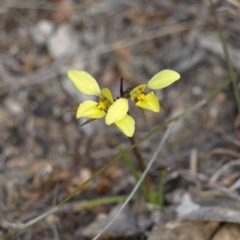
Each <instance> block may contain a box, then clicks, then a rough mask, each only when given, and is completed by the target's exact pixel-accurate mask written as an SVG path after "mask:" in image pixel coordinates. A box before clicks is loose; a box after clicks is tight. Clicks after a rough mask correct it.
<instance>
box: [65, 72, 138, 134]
mask: <svg viewBox="0 0 240 240" xmlns="http://www.w3.org/2000/svg"><path fill="white" fill-rule="evenodd" d="M68 77H69V78H70V80H71V81H72V82H73V84H74V85H75V87H76V88H77V89H78V90H79V91H80V92H82V93H84V94H88V95H95V96H98V97H99V102H94V101H85V102H83V103H81V104H80V105H79V107H78V109H77V115H76V117H77V118H81V117H88V118H91V119H98V118H102V117H104V116H105V115H106V118H105V122H106V124H107V125H110V124H112V123H115V124H116V126H117V127H118V128H119V129H120V130H121V131H122V132H123V133H124V134H125V135H126V136H128V137H132V136H133V134H134V130H135V121H134V119H133V118H132V117H131V116H129V115H128V114H127V112H128V104H127V103H126V104H124V102H125V99H121V98H120V99H118V100H116V101H114V99H113V97H112V93H111V91H110V90H109V89H108V88H103V89H102V90H100V88H99V85H98V83H97V81H96V80H95V79H94V78H93V77H92V76H91V75H90V74H88V73H87V72H84V71H76V70H70V71H68ZM126 101H127V99H126ZM113 103H114V104H116V106H119V109H118V111H116V114H115V113H113V112H112V109H111V106H112V105H113Z"/></svg>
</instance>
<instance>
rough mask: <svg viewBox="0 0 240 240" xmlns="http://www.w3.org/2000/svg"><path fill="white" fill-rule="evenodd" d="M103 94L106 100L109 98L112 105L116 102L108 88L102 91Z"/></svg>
mask: <svg viewBox="0 0 240 240" xmlns="http://www.w3.org/2000/svg"><path fill="white" fill-rule="evenodd" d="M101 94H102V95H103V96H104V97H105V98H107V99H108V101H109V102H110V103H113V102H114V100H113V97H112V93H111V91H110V90H109V89H108V88H103V89H102V91H101Z"/></svg>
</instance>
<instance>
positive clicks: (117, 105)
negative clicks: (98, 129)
mask: <svg viewBox="0 0 240 240" xmlns="http://www.w3.org/2000/svg"><path fill="white" fill-rule="evenodd" d="M127 112H128V100H127V99H126V98H119V99H118V100H116V101H115V102H114V103H113V104H112V105H111V106H110V107H109V109H108V112H107V115H106V118H105V123H106V124H107V125H110V124H112V123H114V122H116V121H119V120H121V119H122V118H123V117H124V116H125V115H126V114H127Z"/></svg>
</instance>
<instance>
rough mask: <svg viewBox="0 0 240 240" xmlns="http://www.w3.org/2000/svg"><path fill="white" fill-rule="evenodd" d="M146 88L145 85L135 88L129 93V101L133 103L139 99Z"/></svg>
mask: <svg viewBox="0 0 240 240" xmlns="http://www.w3.org/2000/svg"><path fill="white" fill-rule="evenodd" d="M146 87H147V84H141V85H139V86H137V87H135V88H134V89H133V90H132V91H131V92H130V95H131V99H132V100H133V101H135V100H136V99H138V98H139V96H140V95H141V94H142V93H143V92H144V90H145V88H146Z"/></svg>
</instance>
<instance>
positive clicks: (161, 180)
mask: <svg viewBox="0 0 240 240" xmlns="http://www.w3.org/2000/svg"><path fill="white" fill-rule="evenodd" d="M164 177H165V172H164V171H160V174H159V177H158V204H159V205H160V206H162V207H163V206H164V197H163V190H164V189H163V188H164Z"/></svg>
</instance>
